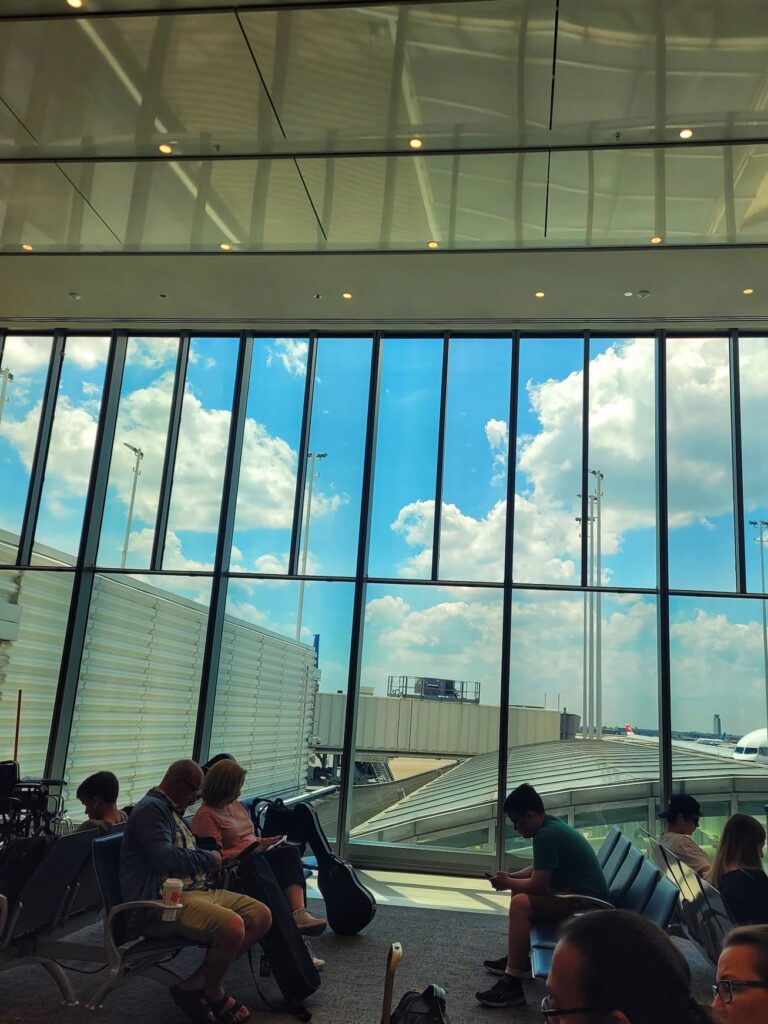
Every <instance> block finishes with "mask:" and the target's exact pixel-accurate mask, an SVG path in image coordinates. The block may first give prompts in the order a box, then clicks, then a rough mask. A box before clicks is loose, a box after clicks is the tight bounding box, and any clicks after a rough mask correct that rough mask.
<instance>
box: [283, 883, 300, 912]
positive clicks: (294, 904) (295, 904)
mask: <svg viewBox="0 0 768 1024" xmlns="http://www.w3.org/2000/svg"><path fill="white" fill-rule="evenodd" d="M285 898H286V899H287V900H288V906H289V907H290V908H291V910H301V909H302V907H303V906H304V889H303V888H302V887H301V886H300V885H286V887H285Z"/></svg>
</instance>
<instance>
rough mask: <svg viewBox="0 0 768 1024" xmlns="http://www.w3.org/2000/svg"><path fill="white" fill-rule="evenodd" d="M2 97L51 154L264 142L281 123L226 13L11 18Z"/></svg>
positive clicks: (2, 52) (4, 40)
mask: <svg viewBox="0 0 768 1024" xmlns="http://www.w3.org/2000/svg"><path fill="white" fill-rule="evenodd" d="M62 58H64V61H63V60H62ZM0 97H2V99H3V100H4V101H5V103H6V104H7V107H8V108H9V110H10V111H12V112H13V114H15V116H16V118H18V120H19V121H20V122H22V123H23V124H24V125H25V126H26V128H27V129H28V131H29V133H30V134H31V136H32V137H33V138H34V140H36V142H37V146H34V144H33V145H32V146H30V147H28V151H29V152H30V153H40V151H42V152H43V154H44V155H47V156H61V155H74V156H88V155H93V154H97V155H108V156H111V155H137V154H149V153H155V154H156V153H157V146H158V145H159V144H160V143H172V144H173V146H174V151H175V152H177V153H184V152H187V153H194V154H195V155H198V154H200V155H202V154H206V153H215V152H224V153H226V152H231V151H232V150H233V149H236V150H238V151H242V150H243V148H244V147H245V148H247V149H250V150H253V149H254V148H255V147H256V146H258V144H259V140H260V139H262V138H264V139H266V138H268V137H269V135H270V134H271V133H272V132H273V131H274V130H275V129H276V123H275V120H274V115H273V113H272V111H271V108H270V107H269V103H268V99H267V96H266V94H265V91H264V88H263V86H262V84H261V81H260V79H259V76H258V73H257V71H256V69H255V67H254V64H253V60H252V58H251V56H250V54H249V52H248V47H247V45H246V43H245V40H244V39H243V36H242V32H241V31H240V29H239V27H238V24H237V20H236V19H235V18H234V17H233V16H232V15H231V14H226V13H222V14H210V15H209V14H206V15H179V16H175V17H127V18H103V19H93V20H88V19H85V18H77V19H72V20H71V21H69V20H56V21H19V22H8V23H6V24H4V25H3V30H2V33H0ZM25 152H26V151H25V150H24V149H23V148H22V149H21V150H19V151H18V153H17V155H25Z"/></svg>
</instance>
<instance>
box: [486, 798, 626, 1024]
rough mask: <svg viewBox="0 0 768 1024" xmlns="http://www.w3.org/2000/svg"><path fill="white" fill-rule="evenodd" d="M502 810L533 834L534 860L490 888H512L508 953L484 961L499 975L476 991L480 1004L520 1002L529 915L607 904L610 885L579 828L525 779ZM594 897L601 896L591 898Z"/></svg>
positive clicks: (542, 917)
mask: <svg viewBox="0 0 768 1024" xmlns="http://www.w3.org/2000/svg"><path fill="white" fill-rule="evenodd" d="M504 813H505V814H506V815H507V817H508V818H509V820H510V821H511V822H512V824H513V825H514V827H515V830H516V831H517V832H519V833H520V835H521V836H524V837H525V838H526V839H532V840H533V864H532V866H531V867H527V868H523V869H522V870H520V871H514V872H511V873H509V872H507V871H500V872H499V873H498V874H496V875H494V876H493V877H492V878H491V880H490V881H491V885H492V886H493V887H494V889H497V890H502V889H510V890H511V891H512V893H513V895H512V899H511V901H510V904H509V925H508V930H507V955H506V957H501V959H499V960H486V961H485V967H486V970H488V971H489V972H490V973H491V974H500V975H501V978H500V980H499V981H497V982H496V984H495V985H494V986H493V988H491V989H489V990H488V991H487V992H477V993H476V998H477V999H478V1000H479V1001H480V1002H481V1003H482V1004H483V1006H494V1007H495V1006H522V1005H524V1003H525V995H524V993H523V986H522V983H521V981H520V979H521V978H527V977H530V973H531V972H530V968H529V966H528V950H529V946H530V931H531V923H532V922H533V921H562V920H564V919H565V918H567V917H570V916H571V915H572V914H576V913H579V911H584V910H594V909H595V907H596V906H600V905H610V904H609V896H608V886H607V885H606V883H605V879H604V878H603V872H602V871H601V869H600V864H599V863H598V860H597V856H596V854H595V851H594V850H593V849H592V847H591V846H590V845H589V843H588V842H587V840H586V839H585V838H584V836H582V835H581V833H579V832H577V831H576V830H575V829H573V828H571V826H570V825H566V824H565V822H563V821H560V820H559V818H552V817H550V816H549V815H548V814H547V813H546V812H545V810H544V804H543V803H542V800H541V797H540V796H539V794H538V793H537V792H536V790H535V789H534V788H533V786H529V785H527V784H525V785H522V786H518V787H517V789H514V790H513V791H512V792H511V793H510V794H509V796H508V797H507V799H506V800H505V801H504ZM595 900H599V901H602V904H601V903H597V904H596V903H595Z"/></svg>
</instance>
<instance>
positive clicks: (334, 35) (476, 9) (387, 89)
mask: <svg viewBox="0 0 768 1024" xmlns="http://www.w3.org/2000/svg"><path fill="white" fill-rule="evenodd" d="M241 17H242V23H243V26H244V28H245V31H246V33H247V35H248V39H249V41H250V43H251V46H252V48H253V51H254V54H255V55H256V59H257V61H258V64H259V67H260V69H261V72H262V75H263V76H264V80H265V82H266V84H267V88H268V89H269V92H270V95H271V97H272V99H273V102H274V104H275V107H276V109H277V112H278V114H279V117H280V120H281V123H282V125H283V128H284V130H285V133H286V135H287V140H288V144H289V146H290V147H291V148H293V149H299V150H305V149H310V148H311V149H316V150H319V151H321V152H326V151H329V152H332V151H340V150H345V149H346V150H350V149H352V150H362V151H371V150H377V149H378V150H382V149H383V150H392V149H400V150H406V151H407V149H408V142H409V139H410V138H412V137H413V136H414V135H416V136H419V138H421V139H422V140H423V143H424V147H425V149H429V147H455V148H459V149H460V148H463V147H467V146H488V145H516V144H519V143H521V142H523V141H525V142H528V143H534V142H542V141H545V140H546V138H547V135H548V120H549V104H550V85H551V77H552V48H553V40H554V5H553V4H552V3H551V0H479V2H478V0H475V2H465V3H446V4H418V5H411V6H409V5H402V6H394V5H393V6H391V7H390V6H374V7H367V8H365V7H359V8H348V7H344V8H337V9H320V10H318V9H314V10H290V11H285V12H269V13H267V12H261V13H258V12H257V13H245V14H243V15H242V16H241Z"/></svg>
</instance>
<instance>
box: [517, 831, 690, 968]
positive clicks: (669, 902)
mask: <svg viewBox="0 0 768 1024" xmlns="http://www.w3.org/2000/svg"><path fill="white" fill-rule="evenodd" d="M597 859H598V861H599V863H600V866H601V868H602V871H603V876H604V878H605V880H606V883H607V885H608V891H609V893H610V895H611V903H604V902H603V901H602V900H595V901H594V905H595V909H596V910H597V909H601V908H604V909H608V908H610V907H612V906H613V907H616V908H618V909H620V910H631V911H633V912H634V913H636V914H641V915H642V916H643V917H645V918H647V919H648V920H649V921H653V923H654V924H657V925H658V926H659V927H660V928H662V929H663V930H665V931H666V929H667V928H668V927H669V925H670V922H671V921H672V918H673V917H674V914H675V910H676V908H677V904H678V900H679V892H678V890H677V888H676V887H675V886H674V885H673V884H672V882H671V881H670V880H669V879H668V878H666V877H665V876H664V875H663V874H662V873H661V871H660V870H659V869H658V867H656V865H655V864H652V863H651V862H650V861H649V860H646V858H645V857H643V854H642V853H641V851H640V850H638V849H637V848H636V847H635V846H633V845H632V843H631V842H630V840H629V839H628V838H627V836H626V835H624V834H623V833H622V832H621V830H620V829H618V828H616V827H615V826H614V827H613V828H611V829H610V831H609V832H608V835H607V836H606V838H605V841H604V843H603V845H602V847H601V848H600V850H599V851H598V854H597ZM562 898H563V899H568V898H569V897H568V896H563V897H562ZM558 929H559V925H558V924H534V926H533V927H532V929H531V973H532V974H533V976H534V977H535V978H545V977H546V976H547V975H548V974H549V969H550V967H551V965H552V954H553V952H554V949H555V945H556V944H557V933H558Z"/></svg>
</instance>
